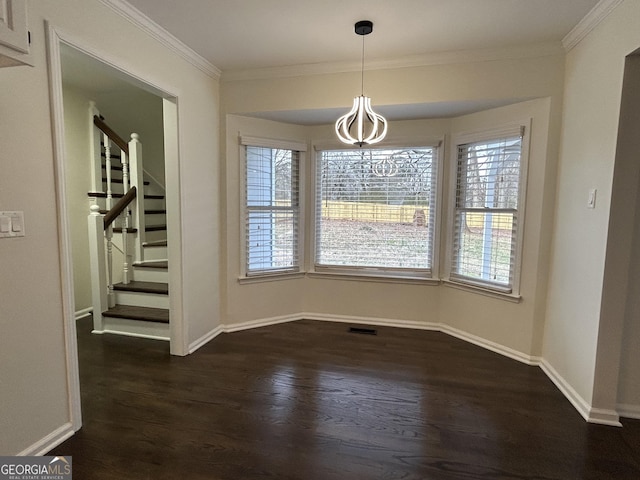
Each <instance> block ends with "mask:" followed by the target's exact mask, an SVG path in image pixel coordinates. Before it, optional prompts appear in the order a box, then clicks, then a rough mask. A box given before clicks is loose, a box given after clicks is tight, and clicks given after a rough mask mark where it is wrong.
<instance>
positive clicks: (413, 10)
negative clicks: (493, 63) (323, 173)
mask: <svg viewBox="0 0 640 480" xmlns="http://www.w3.org/2000/svg"><path fill="white" fill-rule="evenodd" d="M128 1H129V3H130V4H131V5H133V6H134V7H136V8H137V9H138V10H140V11H141V12H142V13H144V14H145V15H146V16H147V17H149V18H151V19H152V20H153V21H155V22H156V23H157V24H159V25H160V26H162V27H164V28H165V29H166V30H167V31H169V32H170V33H172V34H173V35H174V36H175V37H177V38H178V39H180V40H181V41H182V42H183V43H185V44H186V45H188V46H189V47H191V48H192V49H193V50H195V51H196V52H197V53H199V54H200V55H201V56H203V57H204V58H206V59H207V60H209V61H210V62H211V63H212V64H214V65H215V66H216V67H218V68H219V69H220V70H222V71H223V72H226V71H232V70H245V69H257V68H267V67H283V66H292V65H308V64H324V63H335V62H347V61H354V60H358V59H360V56H361V43H362V42H361V40H360V38H359V37H358V36H357V35H356V34H355V33H354V31H353V25H354V23H355V22H356V21H358V20H365V19H366V20H371V21H373V23H374V29H373V33H372V34H371V35H369V36H367V37H366V49H367V51H366V59H367V60H385V59H397V58H401V57H407V56H416V55H427V54H434V53H442V52H453V51H467V50H476V49H501V48H505V47H513V46H525V45H532V44H553V43H555V44H557V45H560V42H561V40H562V38H563V37H564V36H565V35H567V34H568V33H569V32H570V31H571V29H572V28H573V27H574V26H575V25H576V24H577V23H578V22H579V21H580V20H581V19H582V18H583V17H584V16H585V15H586V14H587V13H588V12H589V11H590V10H591V9H592V8H593V7H594V6H595V5H596V4H597V3H598V0H348V1H347V0H316V1H310V0H182V1H180V2H176V1H175V0H128Z"/></svg>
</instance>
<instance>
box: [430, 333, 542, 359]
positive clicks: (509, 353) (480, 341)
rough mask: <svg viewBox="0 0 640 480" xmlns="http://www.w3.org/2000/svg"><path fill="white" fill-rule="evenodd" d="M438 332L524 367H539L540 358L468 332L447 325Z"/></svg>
mask: <svg viewBox="0 0 640 480" xmlns="http://www.w3.org/2000/svg"><path fill="white" fill-rule="evenodd" d="M440 331H441V332H442V333H446V334H449V335H451V336H452V337H456V338H459V339H460V340H464V341H466V342H469V343H473V344H474V345H477V346H479V347H482V348H484V349H486V350H490V351H492V352H494V353H498V354H500V355H504V356H505V357H509V358H510V359H512V360H517V361H518V362H521V363H524V364H526V365H531V366H539V365H540V362H541V358H540V357H535V356H531V355H527V354H526V353H522V352H519V351H518V350H514V349H513V348H509V347H505V346H504V345H500V344H499V343H495V342H492V341H491V340H487V339H486V338H482V337H478V336H477V335H473V334H471V333H469V332H465V331H464V330H459V329H457V328H453V327H450V326H448V325H441V328H440Z"/></svg>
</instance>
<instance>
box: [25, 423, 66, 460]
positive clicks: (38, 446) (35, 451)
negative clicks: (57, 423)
mask: <svg viewBox="0 0 640 480" xmlns="http://www.w3.org/2000/svg"><path fill="white" fill-rule="evenodd" d="M74 433H75V432H74V431H73V426H72V425H71V422H69V423H65V424H64V425H62V426H61V427H58V428H56V429H55V430H54V431H53V432H51V433H50V434H49V435H47V436H46V437H44V438H42V439H40V440H38V441H37V442H36V443H34V444H33V445H31V446H30V447H28V448H25V449H24V450H23V451H21V452H20V453H18V455H19V456H21V457H31V456H40V455H44V454H45V453H47V452H48V451H49V450H51V449H53V448H55V447H57V446H58V445H60V444H61V443H62V442H64V441H65V440H66V439H68V438H70V437H71V436H72V435H73V434H74Z"/></svg>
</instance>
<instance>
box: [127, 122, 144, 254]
mask: <svg viewBox="0 0 640 480" xmlns="http://www.w3.org/2000/svg"><path fill="white" fill-rule="evenodd" d="M128 145H129V155H128V156H127V160H128V164H129V168H128V171H129V172H130V177H129V178H130V181H131V185H133V186H135V187H137V188H138V190H139V191H141V192H142V191H144V178H143V169H142V143H140V136H139V135H138V134H137V133H132V134H131V140H129V144H128ZM128 226H130V227H132V228H135V229H136V230H137V231H138V238H137V240H136V242H135V243H134V250H135V251H134V252H132V253H133V254H134V256H135V258H136V260H137V261H138V262H141V261H143V260H144V250H143V248H142V245H143V244H144V242H145V240H146V239H145V236H146V234H145V229H144V226H145V218H144V195H138V196H137V197H136V200H135V208H133V218H132V219H131V222H130V224H129V225H128Z"/></svg>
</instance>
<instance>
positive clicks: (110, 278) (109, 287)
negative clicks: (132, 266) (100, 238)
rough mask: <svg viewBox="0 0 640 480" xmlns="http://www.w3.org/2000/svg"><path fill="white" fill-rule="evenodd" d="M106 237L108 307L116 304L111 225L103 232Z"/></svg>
mask: <svg viewBox="0 0 640 480" xmlns="http://www.w3.org/2000/svg"><path fill="white" fill-rule="evenodd" d="M104 236H105V238H106V239H107V290H108V293H107V301H108V304H109V308H112V307H114V306H115V305H116V297H115V294H114V292H113V225H109V226H108V227H107V229H106V230H105V232H104Z"/></svg>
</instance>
